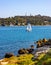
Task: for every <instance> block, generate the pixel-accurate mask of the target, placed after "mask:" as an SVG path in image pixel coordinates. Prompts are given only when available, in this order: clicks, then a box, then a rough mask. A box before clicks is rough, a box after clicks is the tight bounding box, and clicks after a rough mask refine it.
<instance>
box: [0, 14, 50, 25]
mask: <svg viewBox="0 0 51 65" xmlns="http://www.w3.org/2000/svg"><path fill="white" fill-rule="evenodd" d="M28 23H30V24H31V25H51V17H50V16H41V15H40V14H38V15H35V16H32V15H30V16H26V15H25V16H14V17H8V18H0V26H15V25H16V26H21V25H22V26H24V25H27V24H28Z"/></svg>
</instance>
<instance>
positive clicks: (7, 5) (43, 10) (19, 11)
mask: <svg viewBox="0 0 51 65" xmlns="http://www.w3.org/2000/svg"><path fill="white" fill-rule="evenodd" d="M30 14H31V15H33V16H34V15H38V14H41V15H45V16H51V0H0V17H1V18H5V17H12V16H17V15H20V16H23V15H30Z"/></svg>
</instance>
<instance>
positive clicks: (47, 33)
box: [0, 26, 51, 58]
mask: <svg viewBox="0 0 51 65" xmlns="http://www.w3.org/2000/svg"><path fill="white" fill-rule="evenodd" d="M43 38H47V39H49V38H51V26H32V31H31V32H28V31H26V26H14V27H0V58H3V57H4V55H5V53H6V52H11V53H14V54H15V55H17V51H18V49H20V48H28V47H30V45H32V44H33V45H34V46H35V47H36V45H35V44H34V42H35V41H37V40H39V39H43Z"/></svg>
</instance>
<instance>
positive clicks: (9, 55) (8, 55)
mask: <svg viewBox="0 0 51 65" xmlns="http://www.w3.org/2000/svg"><path fill="white" fill-rule="evenodd" d="M12 56H14V54H13V53H6V54H5V56H4V58H10V57H12Z"/></svg>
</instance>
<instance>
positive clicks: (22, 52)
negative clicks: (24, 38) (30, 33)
mask: <svg viewBox="0 0 51 65" xmlns="http://www.w3.org/2000/svg"><path fill="white" fill-rule="evenodd" d="M26 53H28V51H27V50H26V49H24V48H23V49H20V50H18V54H26Z"/></svg>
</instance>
